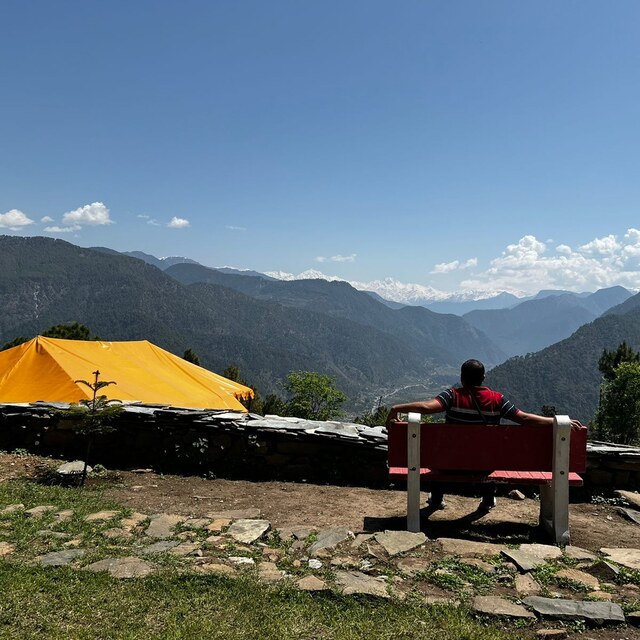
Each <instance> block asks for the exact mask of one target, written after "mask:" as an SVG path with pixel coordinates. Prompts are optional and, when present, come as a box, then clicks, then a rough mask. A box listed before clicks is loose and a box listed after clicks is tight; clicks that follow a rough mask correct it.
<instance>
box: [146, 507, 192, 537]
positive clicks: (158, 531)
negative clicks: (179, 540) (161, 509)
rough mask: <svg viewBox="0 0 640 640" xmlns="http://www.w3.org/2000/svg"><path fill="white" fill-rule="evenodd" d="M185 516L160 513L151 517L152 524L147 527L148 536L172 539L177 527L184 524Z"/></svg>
mask: <svg viewBox="0 0 640 640" xmlns="http://www.w3.org/2000/svg"><path fill="white" fill-rule="evenodd" d="M185 520H186V518H185V517H184V516H178V515H174V514H169V513H159V514H156V515H153V516H151V522H150V523H149V526H148V527H147V530H146V532H145V533H146V534H147V535H148V536H150V537H151V538H171V536H173V529H174V528H175V527H176V525H178V524H180V523H181V522H184V521H185Z"/></svg>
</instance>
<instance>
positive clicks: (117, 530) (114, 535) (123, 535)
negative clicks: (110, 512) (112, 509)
mask: <svg viewBox="0 0 640 640" xmlns="http://www.w3.org/2000/svg"><path fill="white" fill-rule="evenodd" d="M102 535H103V536H104V537H105V538H110V539H118V538H120V539H122V540H125V539H128V538H133V535H132V533H131V531H127V529H123V528H121V527H113V528H111V529H106V530H105V531H103V532H102Z"/></svg>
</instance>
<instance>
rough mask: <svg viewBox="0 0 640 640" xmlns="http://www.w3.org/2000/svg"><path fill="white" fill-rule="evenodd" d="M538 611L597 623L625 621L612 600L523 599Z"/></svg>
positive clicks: (558, 616)
mask: <svg viewBox="0 0 640 640" xmlns="http://www.w3.org/2000/svg"><path fill="white" fill-rule="evenodd" d="M523 602H524V603H525V604H526V605H527V606H528V607H531V608H532V609H533V610H534V611H535V612H536V613H538V614H539V615H541V616H547V617H549V618H559V619H562V620H581V619H585V620H590V621H592V622H594V623H596V624H602V623H604V622H624V613H623V612H622V609H621V608H620V606H619V605H617V604H613V603H612V602H591V601H587V600H563V599H555V598H542V597H540V596H531V597H529V598H525V599H524V601H523Z"/></svg>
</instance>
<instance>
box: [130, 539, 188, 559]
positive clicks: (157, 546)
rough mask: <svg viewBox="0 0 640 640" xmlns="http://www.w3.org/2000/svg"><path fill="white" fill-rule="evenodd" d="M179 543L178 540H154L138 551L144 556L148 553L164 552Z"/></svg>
mask: <svg viewBox="0 0 640 640" xmlns="http://www.w3.org/2000/svg"><path fill="white" fill-rule="evenodd" d="M179 544H180V542H178V540H161V541H160V542H154V543H153V544H150V545H149V546H148V547H145V548H144V549H143V550H142V551H141V552H140V553H142V554H144V555H145V556H146V555H148V554H150V553H166V552H167V551H171V549H173V548H174V547H177V546H178V545H179Z"/></svg>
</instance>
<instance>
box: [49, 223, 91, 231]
mask: <svg viewBox="0 0 640 640" xmlns="http://www.w3.org/2000/svg"><path fill="white" fill-rule="evenodd" d="M80 229H82V227H81V226H80V225H79V224H72V225H71V226H69V227H59V226H53V227H45V228H44V230H45V231H46V232H47V233H73V232H74V231H80Z"/></svg>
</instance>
